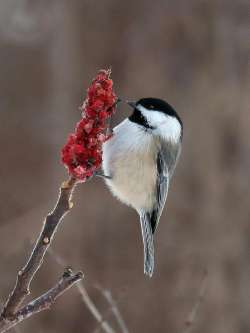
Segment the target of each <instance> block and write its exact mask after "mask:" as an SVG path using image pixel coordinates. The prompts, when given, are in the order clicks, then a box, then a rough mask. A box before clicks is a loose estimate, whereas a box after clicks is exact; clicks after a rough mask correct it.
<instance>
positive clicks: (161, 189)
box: [151, 151, 169, 233]
mask: <svg viewBox="0 0 250 333" xmlns="http://www.w3.org/2000/svg"><path fill="white" fill-rule="evenodd" d="M168 187H169V172H168V168H167V163H166V161H165V160H164V158H163V155H162V153H161V151H160V152H158V155H157V180H156V204H155V207H154V209H153V212H152V215H151V228H152V232H153V233H154V232H155V230H156V228H157V225H158V223H159V219H160V217H161V214H162V211H163V208H164V205H165V202H166V199H167V194H168Z"/></svg>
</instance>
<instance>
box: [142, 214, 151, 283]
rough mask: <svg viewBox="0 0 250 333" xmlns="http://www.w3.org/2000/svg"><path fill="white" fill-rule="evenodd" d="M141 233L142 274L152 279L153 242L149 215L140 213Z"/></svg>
mask: <svg viewBox="0 0 250 333" xmlns="http://www.w3.org/2000/svg"><path fill="white" fill-rule="evenodd" d="M140 222H141V231H142V239H143V246H144V273H145V274H146V275H148V276H149V277H152V275H153V272H154V240H153V233H152V228H151V224H150V215H149V214H148V213H146V212H141V213H140Z"/></svg>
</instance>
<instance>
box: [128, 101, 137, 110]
mask: <svg viewBox="0 0 250 333" xmlns="http://www.w3.org/2000/svg"><path fill="white" fill-rule="evenodd" d="M126 103H127V104H128V105H129V106H131V108H133V109H136V103H135V102H131V101H126Z"/></svg>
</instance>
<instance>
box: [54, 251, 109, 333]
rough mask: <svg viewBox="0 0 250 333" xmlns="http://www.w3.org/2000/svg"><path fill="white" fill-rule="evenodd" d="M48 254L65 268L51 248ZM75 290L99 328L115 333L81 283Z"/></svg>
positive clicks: (107, 332) (61, 260) (61, 259)
mask: <svg viewBox="0 0 250 333" xmlns="http://www.w3.org/2000/svg"><path fill="white" fill-rule="evenodd" d="M49 253H50V255H51V256H52V258H53V259H54V260H55V261H56V262H57V264H58V265H60V266H63V267H65V266H67V263H66V262H65V260H64V259H63V258H61V257H60V256H59V255H58V254H57V253H55V252H54V251H53V249H52V248H50V249H49ZM77 289H78V291H79V293H80V295H81V297H82V300H83V302H84V304H85V305H86V306H87V308H88V309H89V311H90V312H91V314H92V315H93V317H94V318H95V319H96V321H97V322H98V324H99V325H100V326H101V328H102V329H103V330H104V332H106V333H115V331H114V329H113V328H112V327H111V326H110V324H109V323H108V322H107V321H106V320H105V319H104V317H103V316H102V314H101V313H100V311H99V310H98V309H97V307H96V305H95V304H94V302H93V301H92V299H91V298H90V296H89V294H88V292H87V290H86V288H85V287H84V285H83V284H82V283H78V284H77Z"/></svg>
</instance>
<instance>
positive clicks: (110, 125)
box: [106, 97, 122, 136]
mask: <svg viewBox="0 0 250 333" xmlns="http://www.w3.org/2000/svg"><path fill="white" fill-rule="evenodd" d="M121 101H122V100H121V98H119V97H118V98H117V100H116V101H115V103H114V105H113V106H112V107H111V108H115V107H116V106H117V105H118V104H119V103H120V102H121ZM112 117H113V115H111V117H109V118H108V120H107V130H106V135H107V136H112V135H113V129H112V120H113V118H112Z"/></svg>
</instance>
